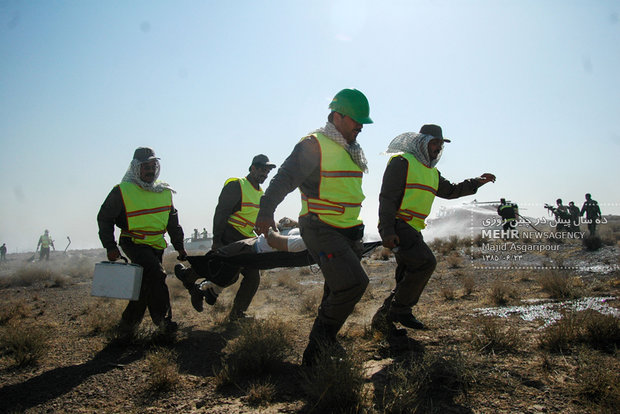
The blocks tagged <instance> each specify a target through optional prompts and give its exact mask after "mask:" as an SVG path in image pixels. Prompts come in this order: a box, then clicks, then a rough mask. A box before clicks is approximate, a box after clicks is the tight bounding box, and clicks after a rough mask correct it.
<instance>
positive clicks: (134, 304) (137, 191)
mask: <svg viewBox="0 0 620 414" xmlns="http://www.w3.org/2000/svg"><path fill="white" fill-rule="evenodd" d="M159 170H160V164H159V158H157V157H155V153H154V152H153V150H152V149H151V148H146V147H140V148H137V149H136V150H135V152H134V156H133V159H132V160H131V163H130V164H129V168H128V169H127V172H126V173H125V176H124V177H123V179H122V180H121V183H120V184H119V185H116V186H114V188H112V191H110V194H108V197H107V198H106V199H105V201H104V202H103V204H102V205H101V209H100V210H99V214H98V215H97V222H98V224H99V238H100V239H101V243H102V244H103V247H104V248H105V249H106V250H107V256H108V260H110V261H116V260H118V259H119V258H121V253H120V251H119V249H118V246H117V244H116V241H115V239H114V225H116V226H117V227H119V228H120V229H121V234H120V238H119V244H120V246H121V248H122V249H123V252H125V254H126V255H127V257H129V259H130V260H131V261H132V263H136V264H139V265H140V266H142V268H143V273H142V286H141V288H140V297H139V299H138V300H137V301H130V302H129V304H128V305H127V307H126V308H125V311H124V312H123V315H122V317H121V322H120V325H119V328H120V331H121V334H123V335H127V336H129V335H131V334H132V333H133V332H134V330H135V329H136V328H137V327H138V325H139V324H140V322H141V321H142V318H143V317H144V312H145V311H146V308H147V307H148V309H149V314H150V315H151V319H152V321H153V323H154V324H155V325H156V326H157V327H158V329H159V331H160V332H161V333H171V332H174V331H175V330H176V328H177V324H176V323H175V322H173V321H172V311H171V308H170V295H169V292H168V286H166V273H165V272H164V269H163V267H162V257H163V253H164V249H165V248H166V246H167V243H166V240H165V239H164V233H166V232H168V235H169V236H170V240H171V242H172V245H173V246H174V248H175V250H176V251H177V252H179V256H178V259H179V260H185V258H186V256H187V253H186V252H185V249H184V248H183V229H182V228H181V226H180V225H179V218H178V216H177V210H176V209H175V208H174V206H173V204H172V193H173V192H174V191H173V190H172V189H171V188H170V186H169V185H168V184H167V183H164V182H162V181H158V180H157V178H158V177H159Z"/></svg>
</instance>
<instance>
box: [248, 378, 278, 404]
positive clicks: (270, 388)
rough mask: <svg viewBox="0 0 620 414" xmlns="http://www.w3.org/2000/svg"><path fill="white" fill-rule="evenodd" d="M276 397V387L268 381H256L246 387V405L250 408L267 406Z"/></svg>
mask: <svg viewBox="0 0 620 414" xmlns="http://www.w3.org/2000/svg"><path fill="white" fill-rule="evenodd" d="M276 395H277V389H276V385H275V384H273V383H272V382H269V380H266V381H257V382H253V383H251V384H250V386H249V387H248V404H250V405H251V406H260V405H263V406H264V405H269V404H270V403H271V402H273V401H274V400H275V398H276Z"/></svg>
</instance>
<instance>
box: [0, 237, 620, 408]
mask: <svg viewBox="0 0 620 414" xmlns="http://www.w3.org/2000/svg"><path fill="white" fill-rule="evenodd" d="M528 243H530V244H536V243H538V241H528ZM541 243H551V242H550V241H544V242H542V241H541ZM432 247H433V250H434V251H435V254H436V256H437V258H438V262H439V264H438V267H437V269H436V271H435V274H434V275H433V277H432V278H431V280H430V282H429V284H428V286H427V288H426V290H425V291H424V293H423V295H422V298H421V300H420V303H419V304H418V305H417V306H416V307H415V308H414V313H415V314H416V316H417V317H418V318H419V319H420V320H422V321H424V322H425V323H426V324H427V329H425V330H401V331H399V332H400V333H401V334H402V333H403V332H404V333H405V335H391V336H387V337H386V336H384V335H380V334H377V333H374V332H372V331H371V329H370V320H371V318H372V315H373V314H374V312H375V311H376V309H377V308H378V307H379V306H380V304H381V303H382V301H383V298H385V297H386V295H387V294H388V292H389V291H390V290H391V289H392V288H393V286H394V280H393V272H394V269H395V266H396V264H395V262H394V258H393V257H389V254H387V253H385V252H375V253H374V254H373V255H372V256H371V257H368V258H364V259H363V264H364V267H365V269H366V270H367V273H368V275H369V278H370V285H369V287H368V289H367V291H366V293H365V295H364V297H363V298H362V300H361V301H360V302H359V303H358V305H357V307H356V310H355V312H354V313H353V314H352V315H351V317H350V318H349V319H348V321H347V322H346V324H345V325H344V327H343V329H342V330H341V332H340V334H339V340H340V342H341V343H342V345H343V346H344V347H345V348H346V349H347V356H346V357H344V358H340V359H338V358H331V359H329V360H328V362H332V364H331V365H333V366H328V365H330V364H329V363H328V362H326V363H325V366H323V367H319V368H315V369H317V370H320V369H322V370H323V372H319V373H318V374H316V373H314V372H309V370H308V369H304V368H302V367H301V366H300V362H301V354H302V352H303V350H304V348H305V345H306V343H307V337H308V333H309V331H310V328H311V325H312V322H313V319H314V316H315V314H316V309H317V307H318V303H319V300H320V296H321V292H322V277H321V273H320V272H319V271H318V269H316V268H314V267H306V268H294V269H273V270H267V271H262V278H261V286H260V289H259V291H258V293H257V295H256V297H255V298H254V301H253V302H252V305H251V306H250V309H249V311H248V316H249V317H248V319H247V320H245V321H243V322H242V323H229V322H227V319H226V316H227V311H228V310H229V309H230V306H231V302H232V298H233V296H234V292H235V291H236V288H237V285H234V286H232V287H231V288H228V289H227V290H225V291H224V292H223V293H222V294H221V295H220V298H219V299H218V302H217V303H216V305H215V306H213V307H211V306H208V305H206V304H205V310H204V312H202V313H198V312H196V311H195V310H194V309H193V308H192V306H191V304H190V301H189V297H188V295H187V293H186V291H185V290H184V288H183V286H182V285H181V283H180V282H179V281H178V280H176V279H175V277H174V273H173V271H172V268H173V266H174V264H175V263H176V258H175V255H173V254H172V253H170V254H167V255H166V256H165V260H164V265H165V268H166V270H167V272H168V274H169V277H168V279H167V283H168V286H169V288H170V294H171V301H172V307H173V316H174V320H176V321H177V322H178V323H179V330H178V332H177V333H176V334H174V335H158V334H157V333H156V332H154V330H153V328H152V323H151V322H150V319H149V317H148V312H147V316H146V317H145V319H144V321H143V323H142V325H141V331H140V332H139V334H138V335H137V336H136V337H134V338H133V339H132V340H130V341H119V340H117V339H116V338H115V337H114V330H113V329H112V328H113V326H114V324H115V323H116V322H118V320H119V317H120V313H121V312H122V309H123V307H124V305H125V304H126V301H123V300H115V299H105V298H98V297H93V296H91V295H90V288H91V283H92V274H93V267H94V263H96V262H99V261H103V260H105V252H104V250H102V249H93V250H81V251H68V252H67V253H63V252H56V253H53V254H52V256H51V260H50V261H49V262H42V263H41V262H34V263H32V262H29V261H28V259H29V258H30V256H31V253H30V254H9V255H8V259H9V260H8V261H7V262H4V263H1V264H0V272H1V273H0V304H1V307H0V335H1V336H0V338H1V341H2V342H1V344H0V412H3V413H20V412H25V413H57V412H58V413H62V412H70V413H74V412H75V413H144V412H148V413H168V412H175V413H254V412H257V413H258V412H260V413H298V412H299V413H311V412H314V413H320V412H366V413H384V412H420V413H424V412H437V413H560V412H562V413H597V412H617V411H616V410H617V407H618V405H617V404H618V403H620V391H619V390H620V384H619V383H620V374H619V373H620V369H619V368H620V359H619V355H618V351H617V347H618V344H619V337H618V329H619V326H618V315H619V309H620V302H619V301H618V299H617V298H618V294H619V290H620V271H619V270H618V258H619V256H620V255H619V252H620V247H619V245H618V242H617V240H614V241H613V242H611V243H608V244H605V245H603V246H602V247H601V248H600V249H598V250H596V251H588V250H586V249H585V248H584V247H583V245H582V243H581V241H580V240H566V241H564V242H563V243H561V249H559V250H557V251H547V252H536V251H532V252H525V253H523V255H522V256H523V257H521V258H520V259H519V260H518V261H515V260H508V261H506V260H504V261H501V260H500V261H492V262H489V258H487V260H485V258H484V257H483V256H484V254H486V253H488V252H486V253H485V252H484V251H483V250H484V248H483V247H481V246H480V243H476V244H474V243H471V242H470V241H469V240H466V241H464V242H463V241H459V240H458V239H456V238H452V239H448V240H443V241H436V242H434V243H433V244H432ZM486 249H487V250H488V246H486ZM513 259H514V258H513ZM553 283H555V284H557V285H560V287H561V288H559V290H554V289H553V287H552V285H553ZM562 288H563V289H564V290H562ZM558 292H559V293H558ZM587 298H590V299H587ZM586 299H587V300H586ZM584 303H585V305H584ZM588 308H593V309H589V310H588ZM485 309H486V310H485ZM541 309H542V311H541ZM537 312H538V313H537ZM594 314H596V315H594ZM558 315H559V316H558ZM593 315H594V316H593ZM560 316H561V317H562V319H559V320H558V317H560ZM599 316H601V318H599ZM554 321H555V322H554ZM592 321H594V322H592ZM586 325H587V326H586ZM597 329H598V331H597ZM275 334H278V335H275ZM252 335H254V337H253V338H252ZM261 335H262V336H263V337H264V338H266V339H267V342H269V341H271V342H272V343H270V344H268V345H278V343H275V344H274V343H273V342H280V341H281V343H282V344H286V346H284V345H283V347H284V349H285V351H284V352H280V353H277V355H278V356H277V357H276V359H275V360H274V359H269V358H266V359H265V360H266V361H267V362H266V364H264V365H257V366H256V367H254V366H252V367H251V368H250V369H243V368H244V367H243V366H241V367H239V366H236V368H234V367H235V365H234V364H233V362H234V361H243V358H242V357H241V356H240V355H241V354H242V353H243V352H246V353H248V352H250V354H252V353H255V355H256V358H260V357H265V354H266V353H268V352H269V350H266V347H265V344H264V343H262V342H261V340H262V339H263V337H261ZM270 335H272V336H270ZM274 338H275V339H274ZM252 340H254V341H255V342H252ZM244 341H245V342H244ZM244 343H245V344H246V345H245V348H244ZM248 343H249V344H250V345H249V346H250V347H252V346H254V347H255V348H254V349H250V350H249V351H248V349H247V346H248V345H247V344H248ZM20 347H21V348H20ZM235 358H237V359H235ZM239 358H241V359H239ZM278 358H279V359H278ZM343 359H344V360H343ZM349 359H350V360H351V361H349ZM246 361H247V360H246ZM334 367H335V368H334ZM235 369H236V371H235ZM330 369H332V370H333V369H335V370H336V374H333V373H331V374H330ZM356 373H357V374H359V376H358V377H355V375H356ZM317 390H318V391H317Z"/></svg>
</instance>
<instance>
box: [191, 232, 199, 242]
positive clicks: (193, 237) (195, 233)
mask: <svg viewBox="0 0 620 414" xmlns="http://www.w3.org/2000/svg"><path fill="white" fill-rule="evenodd" d="M192 240H193V241H196V240H198V229H194V234H193V236H192Z"/></svg>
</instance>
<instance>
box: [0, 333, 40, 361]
mask: <svg viewBox="0 0 620 414" xmlns="http://www.w3.org/2000/svg"><path fill="white" fill-rule="evenodd" d="M49 339H50V333H49V330H48V328H45V327H36V326H29V325H26V324H23V323H19V324H14V325H11V324H9V325H5V326H4V328H3V329H2V331H1V332H0V351H1V352H0V353H1V354H4V355H7V356H8V357H9V358H11V359H12V360H13V365H14V366H16V367H26V366H31V365H36V364H38V363H39V362H40V361H41V358H43V357H44V356H45V355H46V353H47V351H48V348H47V345H48V342H49Z"/></svg>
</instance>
